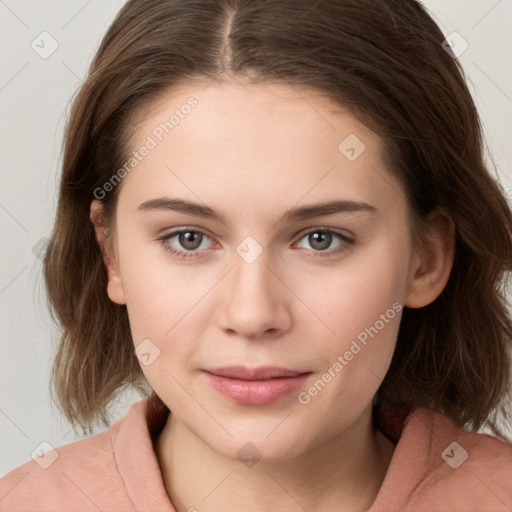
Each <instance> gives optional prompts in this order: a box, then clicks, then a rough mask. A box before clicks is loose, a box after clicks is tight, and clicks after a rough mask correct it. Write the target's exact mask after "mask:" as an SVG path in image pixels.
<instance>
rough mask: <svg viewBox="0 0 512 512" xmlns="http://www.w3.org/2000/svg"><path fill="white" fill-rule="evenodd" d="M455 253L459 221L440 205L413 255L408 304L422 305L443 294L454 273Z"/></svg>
mask: <svg viewBox="0 0 512 512" xmlns="http://www.w3.org/2000/svg"><path fill="white" fill-rule="evenodd" d="M454 257H455V223H454V222H453V219H452V218H451V217H450V216H449V215H448V214H446V213H445V212H444V211H443V210H441V209H439V208H438V209H436V210H434V211H433V212H432V213H431V214H430V215H429V217H428V219H427V229H426V232H425V233H424V234H423V236H422V239H421V242H420V243H419V248H418V249H417V251H416V252H415V255H414V257H413V259H412V265H411V268H410V271H411V273H410V277H409V287H408V292H407V297H406V300H405V302H404V305H405V306H407V307H410V308H421V307H423V306H426V305H427V304H430V303H431V302H433V301H434V300H435V299H436V298H437V297H439V295H440V294H441V292H442V291H443V289H444V287H445V286H446V283H447V282H448V279H449V277H450V273H451V270H452V267H453V260H454Z"/></svg>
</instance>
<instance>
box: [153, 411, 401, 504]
mask: <svg viewBox="0 0 512 512" xmlns="http://www.w3.org/2000/svg"><path fill="white" fill-rule="evenodd" d="M371 412H372V411H371V406H370V407H368V408H367V409H366V410H365V411H364V413H363V414H362V415H361V416H360V417H359V418H358V419H357V421H356V422H354V424H352V425H351V426H350V427H349V428H348V429H347V430H346V431H344V432H342V433H341V434H338V435H337V436H334V437H333V438H331V439H328V440H326V441H325V442H324V443H323V444H321V445H319V446H315V447H313V448H311V449H310V450H309V451H308V452H305V453H302V454H301V455H300V456H298V457H294V458H293V459H289V460H284V461H278V462H265V461H263V460H260V461H258V462H256V464H254V465H250V464H248V465H245V464H243V463H242V462H241V461H239V460H233V459H230V458H227V457H224V456H223V455H221V454H219V453H217V452H216V451H214V450H213V449H211V448H210V447H209V446H208V445H206V444H205V443H204V442H203V441H202V440H201V439H200V438H198V437H197V436H196V435H195V434H194V433H193V432H192V431H191V430H189V429H188V428H187V427H186V425H184V424H183V423H181V422H180V421H179V420H178V419H177V418H176V417H175V416H174V415H173V414H170V415H169V417H168V419H167V422H166V424H165V426H164V428H163V430H162V432H161V434H160V435H159V437H158V438H157V440H156V442H155V452H156V455H157V459H158V461H159V464H160V468H161V470H162V476H163V479H164V483H165V486H166V489H167V493H168V494H169V497H170V499H171V501H172V503H173V505H174V507H175V508H176V510H177V511H178V512H186V511H189V510H195V509H197V510H201V512H209V511H218V510H226V511H231V510H233V511H234V510H245V511H247V512H253V511H262V510H265V511H273V510H276V511H277V510H288V511H291V512H293V511H301V512H303V511H304V510H316V511H318V512H323V511H331V510H336V509H339V506H340V503H343V510H345V511H349V512H356V511H357V512H359V511H366V510H368V509H369V508H370V507H371V505H372V503H373V502H374V500H375V498H376V496H377V494H378V492H379V489H380V487H381V485H382V482H383V480H384V477H385V475H386V471H387V468H388V465H389V463H390V461H391V457H392V455H393V450H394V445H393V444H392V443H391V442H390V441H388V440H387V439H386V438H385V437H384V436H383V435H382V434H381V433H380V432H379V431H377V430H376V429H375V428H374V427H373V425H372V421H371Z"/></svg>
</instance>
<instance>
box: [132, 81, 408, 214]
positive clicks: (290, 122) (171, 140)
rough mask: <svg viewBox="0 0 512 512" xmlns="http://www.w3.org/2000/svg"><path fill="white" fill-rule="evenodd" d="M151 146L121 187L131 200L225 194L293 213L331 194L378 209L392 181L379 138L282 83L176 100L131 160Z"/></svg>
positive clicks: (224, 85) (145, 130)
mask: <svg viewBox="0 0 512 512" xmlns="http://www.w3.org/2000/svg"><path fill="white" fill-rule="evenodd" d="M144 146H146V147H150V149H149V150H146V151H144V153H145V156H144V157H143V158H141V159H140V161H139V162H138V163H137V165H136V167H134V170H133V172H130V173H129V176H127V177H126V178H125V180H126V181H127V183H126V184H123V188H124V187H125V186H127V188H128V190H127V192H126V193H124V195H125V196H126V195H127V194H128V195H129V197H131V198H132V199H133V200H135V199H139V198H141V197H142V196H144V199H150V198H151V197H148V196H154V197H156V196H157V195H158V196H162V195H163V194H164V193H169V194H170V195H173V196H176V195H178V194H181V195H182V196H186V197H188V198H190V199H195V200H197V199H198V198H200V199H201V200H203V201H205V202H208V201H209V200H211V201H215V200H216V198H218V196H219V194H220V195H222V197H223V199H224V201H225V202H226V201H227V202H231V203H234V202H235V198H236V197H240V196H243V199H244V201H245V206H246V207H247V208H249V207H251V206H252V207H254V206H259V208H260V209H261V208H264V207H266V206H271V204H273V205H275V203H276V198H278V199H279V204H283V206H285V204H293V203H296V202H297V201H299V200H301V198H303V199H304V200H310V201H311V202H314V201H316V200H322V199H325V198H326V194H327V195H328V194H330V195H331V196H333V197H329V199H334V198H335V196H336V195H337V196H339V197H343V198H346V199H353V200H361V201H367V202H371V201H374V202H377V203H378V202H379V201H380V202H382V200H383V199H384V198H383V197H379V196H383V190H384V189H383V185H385V183H386V182H387V183H388V184H389V183H390V182H391V181H393V178H392V177H391V176H390V175H389V173H388V172H387V170H386V169H384V164H383V162H382V158H381V151H382V141H381V140H380V138H379V137H378V136H377V135H376V134H375V133H373V132H372V131H371V130H369V129H368V128H367V127H366V126H365V125H364V124H362V123H361V122H360V121H358V120H357V119H356V118H355V117H353V116H352V115H351V114H350V113H349V112H348V111H347V110H346V109H345V108H344V107H343V106H342V105H338V104H337V103H335V102H333V101H332V100H329V99H328V98H326V97H324V96H321V95H320V93H318V92H315V91H312V90H310V89H307V88H303V87H298V86H295V85H294V86H291V85H288V84H281V83H267V82H263V83H259V84H244V83H239V82H213V83H210V84H206V83H205V84H194V85H189V86H180V87H179V88H176V89H173V90H170V91H168V92H167V93H166V94H164V95H162V96H160V97H159V98H158V100H156V101H155V102H154V103H153V104H152V105H151V106H150V108H149V109H147V110H146V112H145V113H144V118H143V119H142V120H141V121H140V122H139V124H138V126H137V129H136V132H135V136H134V137H133V138H132V141H131V148H130V150H131V151H137V150H139V149H141V148H143V147H144ZM393 185H394V188H395V190H396V189H397V187H399V184H397V183H394V184H393ZM194 196H196V197H194ZM265 198H267V199H265ZM249 200H250V201H253V203H251V204H248V202H247V201H249ZM258 201H259V202H258ZM267 201H268V204H267Z"/></svg>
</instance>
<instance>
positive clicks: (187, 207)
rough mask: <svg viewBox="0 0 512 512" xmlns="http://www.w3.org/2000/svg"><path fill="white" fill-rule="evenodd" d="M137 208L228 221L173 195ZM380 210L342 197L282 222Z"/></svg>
mask: <svg viewBox="0 0 512 512" xmlns="http://www.w3.org/2000/svg"><path fill="white" fill-rule="evenodd" d="M137 209H138V210H142V211H154V210H172V211H176V212H180V213H185V214H189V215H196V216H198V217H204V218H209V219H215V220H218V221H220V222H223V223H226V217H225V216H224V215H223V214H221V213H219V212H216V211H215V210H213V209H212V208H210V207H209V206H206V205H204V206H203V205H201V204H199V203H192V202H190V201H184V200H183V199H175V198H171V197H158V198H156V199H150V200H148V201H144V202H143V203H142V204H141V205H139V207H138V208H137ZM378 211H379V210H378V209H377V208H375V206H372V205H371V204H368V203H365V202H362V201H350V200H345V199H341V200H334V201H328V202H324V203H316V204H312V205H309V206H301V207H296V208H292V209H290V210H288V211H286V212H285V213H284V214H283V216H282V219H281V222H282V221H284V222H289V223H290V222H297V221H301V220H307V219H313V218H316V217H323V216H327V215H335V214H337V213H353V212H369V213H377V212H378Z"/></svg>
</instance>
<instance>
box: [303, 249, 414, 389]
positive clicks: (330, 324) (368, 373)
mask: <svg viewBox="0 0 512 512" xmlns="http://www.w3.org/2000/svg"><path fill="white" fill-rule="evenodd" d="M396 242H397V243H396V244H391V243H389V242H386V241H384V242H381V243H377V244H374V250H372V251H365V253H364V255H363V254H362V253H361V255H360V256H356V255H355V256H354V257H353V259H351V260H350V262H348V260H347V265H346V266H345V267H343V265H340V270H339V271H332V270H331V272H330V274H329V280H328V281H327V280H325V279H323V280H322V279H319V276H318V275H316V276H315V275H313V276H310V277H309V279H308V280H307V281H306V282H305V283H304V286H303V288H302V293H303V297H304V302H305V303H306V304H308V305H312V307H311V309H312V310H313V311H315V312H316V313H317V314H318V317H319V318H320V319H321V320H322V322H319V321H317V320H316V321H315V328H314V329H315V330H317V331H318V333H319V335H318V336H316V338H317V340H318V343H317V349H316V350H317V351H318V355H319V356H320V357H321V360H322V362H323V365H324V369H325V371H328V369H331V371H330V374H331V377H332V374H333V372H334V374H335V375H336V378H333V379H330V377H329V376H328V375H327V376H326V379H328V380H329V381H330V380H332V381H333V382H334V381H335V382H337V384H335V385H334V386H333V388H336V389H337V390H338V392H339V393H350V394H352V393H355V395H353V396H358V395H357V394H358V393H361V392H362V391H363V390H367V391H368V396H371V395H372V394H373V393H374V392H375V390H376V388H377V387H378V385H379V384H380V382H381V381H382V380H383V379H384V376H385V373H386V371H387V369H388V367H389V364H390V362H391V358H392V356H393V351H394V348H395V343H396V337H397V334H398V329H399V325H400V319H401V311H402V304H403V299H404V290H405V283H406V271H407V265H406V261H405V260H406V253H405V252H402V251H403V250H404V246H403V244H402V243H400V240H399V239H397V240H396ZM315 278H316V282H315ZM320 282H322V283H323V284H324V286H322V287H320V286H319V283H320ZM315 285H316V286H315ZM333 367H334V368H333ZM341 375H343V376H341ZM333 391H334V389H333ZM359 396H361V395H359Z"/></svg>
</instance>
